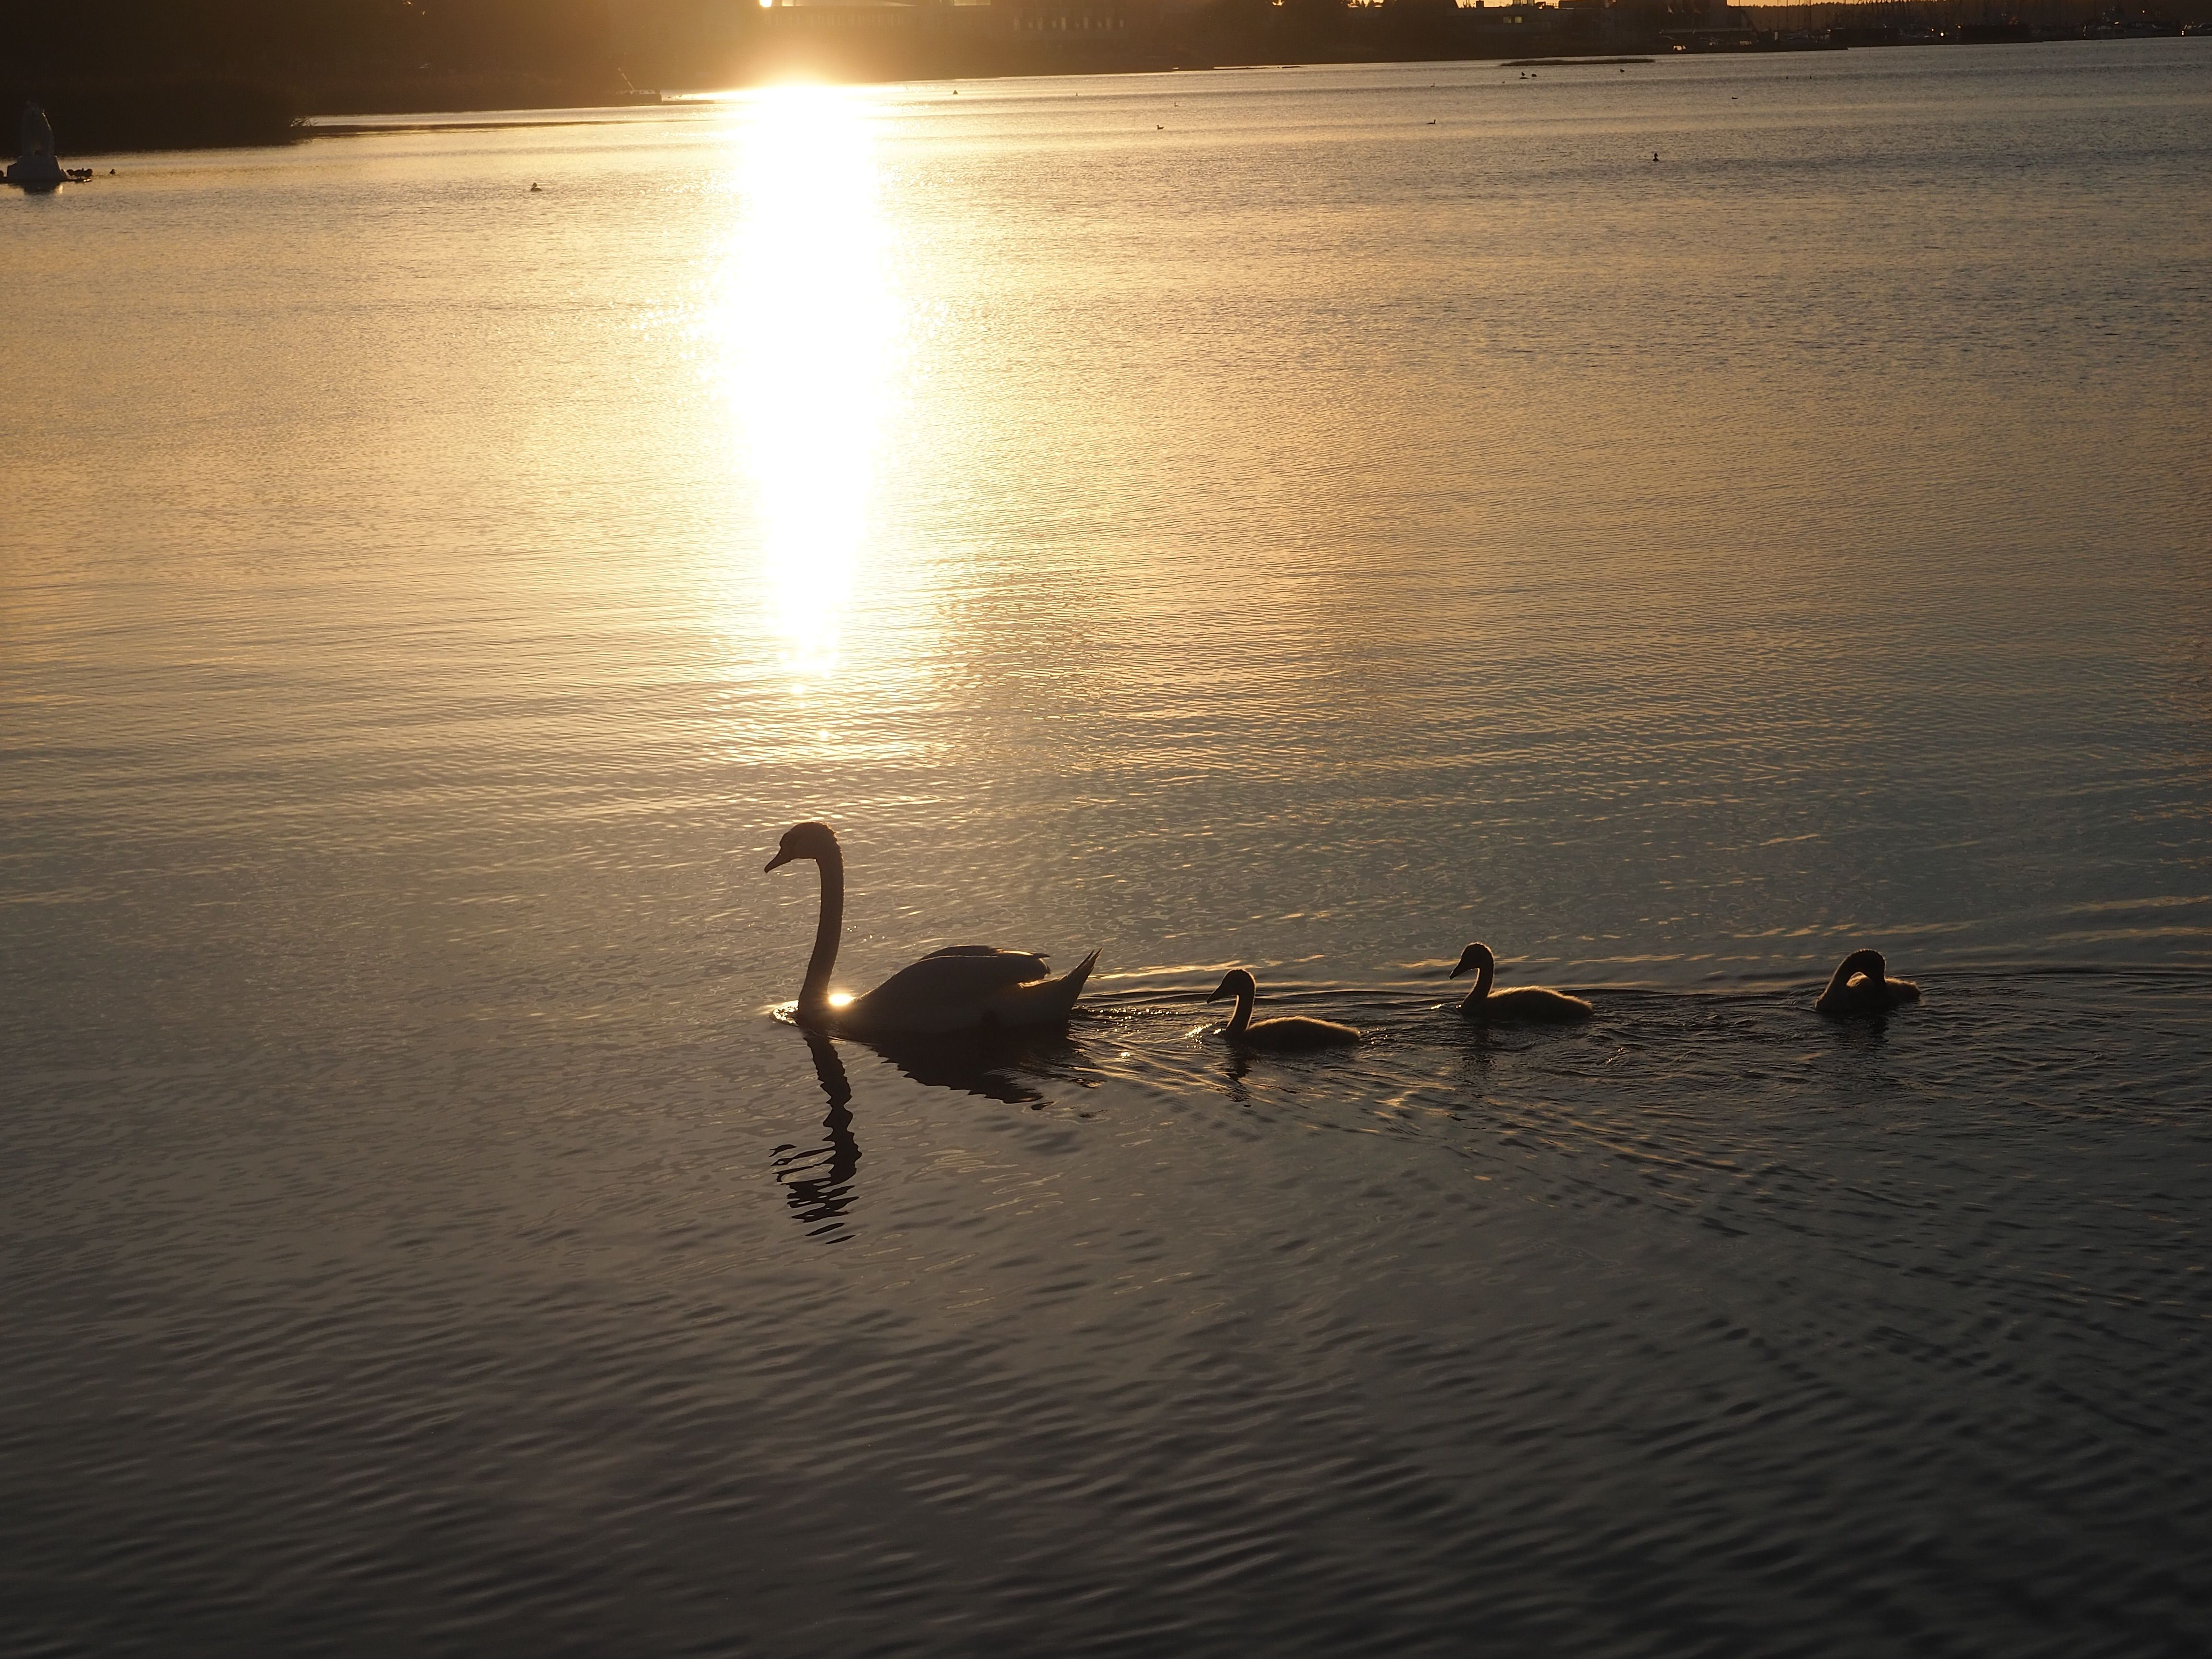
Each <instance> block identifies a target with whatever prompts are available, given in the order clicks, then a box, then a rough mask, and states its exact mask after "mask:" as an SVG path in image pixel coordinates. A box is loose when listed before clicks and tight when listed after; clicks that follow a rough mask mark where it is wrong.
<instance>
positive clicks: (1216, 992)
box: [1206, 968, 1260, 1002]
mask: <svg viewBox="0 0 2212 1659" xmlns="http://www.w3.org/2000/svg"><path fill="white" fill-rule="evenodd" d="M1259 988H1260V987H1259V986H1258V984H1257V983H1256V982H1255V981H1254V980H1253V978H1252V975H1249V974H1248V973H1246V972H1245V971H1244V970H1243V969H1242V968H1231V969H1230V970H1229V971H1228V972H1227V973H1225V974H1224V975H1222V976H1221V983H1220V984H1218V985H1217V986H1215V987H1213V994H1212V996H1210V997H1208V998H1206V1000H1207V1001H1208V1002H1218V1001H1220V1000H1221V999H1222V998H1224V997H1243V996H1252V995H1255V994H1257V993H1258V991H1259Z"/></svg>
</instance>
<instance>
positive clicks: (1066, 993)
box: [1060, 951, 1098, 1014]
mask: <svg viewBox="0 0 2212 1659" xmlns="http://www.w3.org/2000/svg"><path fill="white" fill-rule="evenodd" d="M1097 965H1098V952H1097V951H1092V952H1091V954H1090V955H1089V956H1087V957H1084V958H1083V960H1082V961H1080V962H1079V963H1076V964H1075V966H1074V967H1073V968H1072V969H1069V970H1068V972H1067V974H1066V976H1065V977H1064V978H1062V979H1061V981H1060V992H1061V994H1062V996H1063V997H1064V999H1065V1000H1063V1001H1062V1002H1061V1003H1060V1012H1061V1013H1063V1014H1066V1013H1071V1012H1073V1011H1074V1008H1075V1000H1076V998H1078V997H1079V996H1081V995H1082V994H1083V982H1084V981H1085V980H1087V979H1089V978H1090V977H1091V969H1093V968H1096V967H1097Z"/></svg>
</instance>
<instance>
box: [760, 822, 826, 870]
mask: <svg viewBox="0 0 2212 1659" xmlns="http://www.w3.org/2000/svg"><path fill="white" fill-rule="evenodd" d="M836 850H837V837H836V833H835V832H834V831H832V830H831V829H830V828H829V825H828V824H826V823H794V824H793V825H792V826H791V828H790V829H787V830H785V831H784V832H783V839H782V840H781V842H777V843H776V848H775V857H774V858H772V859H770V860H769V861H768V863H767V864H766V866H763V870H762V873H763V875H765V874H766V873H767V872H768V871H769V870H776V869H781V867H782V866H785V865H787V864H789V863H790V862H791V861H792V860H793V859H823V858H827V857H828V856H829V854H833V853H835V852H836Z"/></svg>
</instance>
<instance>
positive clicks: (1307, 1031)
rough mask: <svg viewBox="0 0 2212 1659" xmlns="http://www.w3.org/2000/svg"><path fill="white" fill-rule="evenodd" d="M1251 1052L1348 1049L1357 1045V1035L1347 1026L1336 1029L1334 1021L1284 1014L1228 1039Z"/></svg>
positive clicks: (1263, 1020) (1245, 1029)
mask: <svg viewBox="0 0 2212 1659" xmlns="http://www.w3.org/2000/svg"><path fill="white" fill-rule="evenodd" d="M1231 1041H1232V1042H1242V1043H1243V1044H1244V1045H1245V1046H1246V1047H1248V1048H1279V1049H1283V1050H1285V1051H1289V1050H1293V1049H1304V1048H1350V1047H1351V1046H1352V1044H1353V1043H1356V1042H1358V1041H1359V1033H1358V1032H1357V1031H1355V1030H1352V1027H1350V1026H1349V1025H1339V1024H1337V1023H1336V1022H1335V1021H1334V1020H1333V1019H1315V1018H1311V1017H1310V1016H1308V1015H1305V1014H1284V1015H1282V1016H1281V1017H1280V1018H1275V1019H1256V1020H1254V1021H1253V1022H1252V1023H1251V1024H1249V1025H1247V1026H1246V1027H1245V1028H1244V1030H1243V1035H1242V1036H1237V1037H1233V1038H1231Z"/></svg>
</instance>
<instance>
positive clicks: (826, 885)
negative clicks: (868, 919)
mask: <svg viewBox="0 0 2212 1659" xmlns="http://www.w3.org/2000/svg"><path fill="white" fill-rule="evenodd" d="M816 862H817V865H818V866H819V867H820V869H821V871H822V915H821V916H820V918H819V919H818V920H817V921H816V922H815V924H814V954H813V955H812V956H811V957H807V958H806V981H805V983H804V984H802V985H801V986H800V987H799V1014H800V1016H801V1017H802V1018H812V1017H817V1016H820V1015H824V1014H827V1013H828V1012H829V970H830V969H833V968H835V967H836V965H837V935H838V934H839V933H841V932H842V931H843V929H844V926H845V855H844V854H842V853H841V852H839V851H838V850H837V848H836V847H835V846H832V847H831V848H829V851H828V852H826V853H824V854H823V855H822V856H821V858H820V859H818V860H816Z"/></svg>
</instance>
